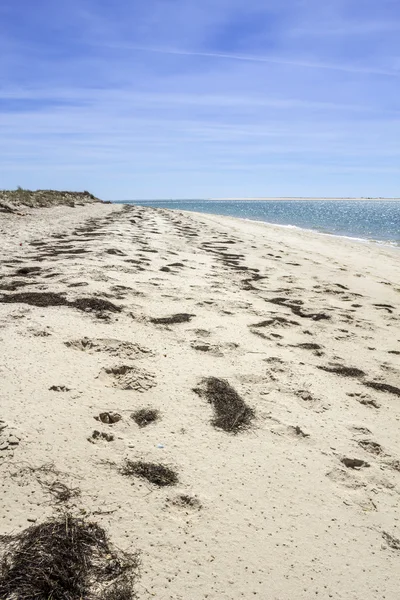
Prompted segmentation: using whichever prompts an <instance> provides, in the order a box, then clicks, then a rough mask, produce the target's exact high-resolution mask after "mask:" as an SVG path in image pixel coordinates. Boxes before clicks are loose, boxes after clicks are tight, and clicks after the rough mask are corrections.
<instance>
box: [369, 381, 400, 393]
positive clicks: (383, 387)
mask: <svg viewBox="0 0 400 600" xmlns="http://www.w3.org/2000/svg"><path fill="white" fill-rule="evenodd" d="M363 383H364V385H366V386H367V387H370V388H373V389H374V390H378V391H379V392H387V393H388V394H394V395H395V396H400V388H398V387H395V386H394V385H389V384H388V383H380V382H379V381H364V382H363Z"/></svg>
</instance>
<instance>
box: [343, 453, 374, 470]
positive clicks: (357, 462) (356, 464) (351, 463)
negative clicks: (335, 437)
mask: <svg viewBox="0 0 400 600" xmlns="http://www.w3.org/2000/svg"><path fill="white" fill-rule="evenodd" d="M340 462H341V463H343V464H344V466H345V467H347V468H348V469H361V468H363V467H369V466H370V464H369V463H367V462H366V461H365V460H362V459H361V458H350V457H348V456H343V457H342V458H341V459H340Z"/></svg>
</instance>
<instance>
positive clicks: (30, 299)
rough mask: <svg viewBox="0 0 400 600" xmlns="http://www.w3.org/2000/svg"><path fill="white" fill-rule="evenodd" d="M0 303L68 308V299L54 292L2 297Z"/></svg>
mask: <svg viewBox="0 0 400 600" xmlns="http://www.w3.org/2000/svg"><path fill="white" fill-rule="evenodd" d="M0 302H5V303H9V304H12V303H21V304H29V305H30V306H40V307H42V306H67V305H68V301H67V299H66V298H65V297H64V296H62V295H61V294H56V293H54V292H21V293H18V294H8V295H7V296H2V297H1V298H0Z"/></svg>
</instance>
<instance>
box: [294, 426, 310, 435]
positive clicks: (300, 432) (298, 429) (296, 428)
mask: <svg viewBox="0 0 400 600" xmlns="http://www.w3.org/2000/svg"><path fill="white" fill-rule="evenodd" d="M289 429H290V430H291V431H293V433H294V434H295V435H297V436H299V437H303V438H306V437H310V434H309V433H305V432H304V431H303V430H302V429H301V427H300V426H299V425H295V426H291V427H290V428H289Z"/></svg>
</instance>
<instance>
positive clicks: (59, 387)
mask: <svg viewBox="0 0 400 600" xmlns="http://www.w3.org/2000/svg"><path fill="white" fill-rule="evenodd" d="M49 390H51V391H52V392H70V391H71V388H68V387H66V386H65V385H52V386H51V387H49Z"/></svg>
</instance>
